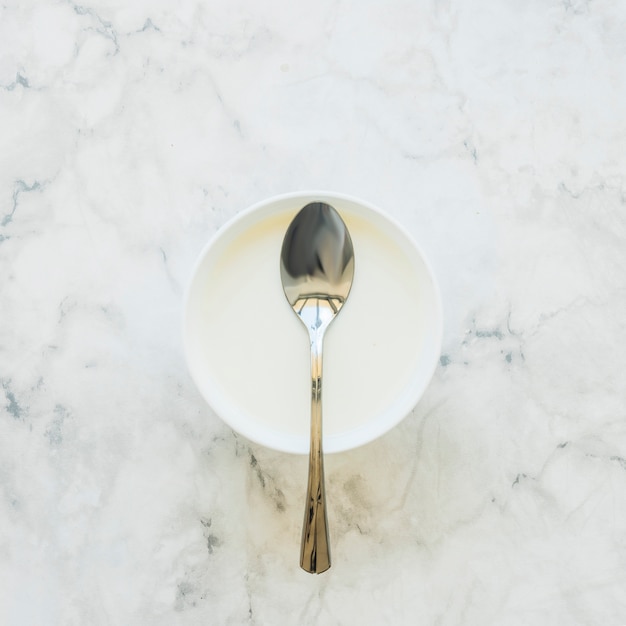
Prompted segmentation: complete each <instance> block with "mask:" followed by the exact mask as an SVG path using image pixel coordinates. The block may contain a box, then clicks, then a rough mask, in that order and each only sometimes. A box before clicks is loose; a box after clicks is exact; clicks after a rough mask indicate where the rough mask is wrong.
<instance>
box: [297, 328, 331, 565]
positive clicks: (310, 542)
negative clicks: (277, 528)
mask: <svg viewBox="0 0 626 626" xmlns="http://www.w3.org/2000/svg"><path fill="white" fill-rule="evenodd" d="M322 343H323V331H322V330H321V329H318V330H317V331H313V330H311V448H310V452H309V480H308V485H307V495H306V506H305V509H304V524H303V525H302V545H301V550H300V567H301V568H302V569H303V570H305V571H307V572H310V573H311V574H321V573H322V572H325V571H326V570H327V569H328V568H329V567H330V541H329V539H328V517H327V515H326V489H325V487H324V454H323V451H322Z"/></svg>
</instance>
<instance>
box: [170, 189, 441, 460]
mask: <svg viewBox="0 0 626 626" xmlns="http://www.w3.org/2000/svg"><path fill="white" fill-rule="evenodd" d="M298 198H302V199H303V200H305V201H311V198H320V199H323V200H329V201H331V202H332V200H339V201H340V202H341V201H343V202H346V203H349V204H352V205H356V206H361V207H364V208H365V209H367V210H369V211H371V212H372V213H374V214H376V215H378V216H379V217H380V218H381V219H383V220H385V221H387V222H388V223H389V224H390V225H391V226H392V227H393V228H395V229H396V230H397V231H398V232H399V233H400V234H401V235H402V236H403V237H404V238H405V239H406V241H407V243H408V244H409V245H410V246H411V248H413V250H414V252H415V253H416V254H417V256H418V257H419V259H420V261H421V262H422V263H423V265H424V267H425V269H426V273H427V274H428V276H429V278H430V280H431V283H432V290H433V305H434V307H433V313H434V322H435V325H434V328H431V329H430V331H429V335H430V336H431V341H432V343H433V352H434V354H435V356H434V358H432V360H431V363H430V366H429V367H428V368H427V369H426V368H425V369H424V375H423V377H422V384H421V385H419V386H416V387H414V388H413V387H411V393H409V394H406V395H407V399H406V400H405V401H404V402H403V403H402V404H401V407H402V410H398V411H396V413H397V415H396V416H395V417H394V418H393V419H391V417H390V418H388V419H384V420H383V419H376V420H374V421H372V422H368V423H366V424H362V425H360V426H358V427H356V428H353V429H352V430H349V431H346V432H345V433H339V434H336V435H332V436H331V437H324V452H325V453H326V454H333V453H336V452H343V451H347V450H351V449H354V448H358V447H360V446H363V445H365V444H367V443H370V442H371V441H373V440H375V439H377V438H378V437H381V436H382V435H384V434H385V433H387V432H389V431H390V430H391V429H393V428H394V427H395V426H397V425H398V424H399V423H400V422H401V421H403V420H404V419H405V418H406V417H407V416H408V415H409V414H410V412H411V411H412V410H413V409H414V408H415V407H416V406H417V404H418V403H419V400H420V399H421V398H422V396H423V395H424V392H425V391H426V389H427V388H428V385H429V384H430V382H431V380H432V377H433V375H434V373H435V370H436V369H437V364H438V362H439V357H440V355H441V349H442V342H443V305H442V299H441V290H440V288H439V283H438V281H437V278H436V275H435V273H434V271H433V268H432V265H431V263H430V261H429V260H428V257H427V256H426V255H425V254H424V252H423V250H422V248H421V247H420V246H419V244H417V242H416V241H415V239H414V238H413V236H412V235H411V233H409V232H408V231H407V229H406V228H405V227H404V226H403V225H402V224H400V223H399V222H398V221H397V220H396V219H395V218H394V217H393V216H391V215H389V214H388V213H386V212H385V211H383V210H382V209H380V208H378V207H377V206H376V205H374V204H372V203H370V202H368V201H366V200H362V199H361V198H358V197H356V196H353V195H350V194H346V193H341V192H336V191H322V190H307V189H305V190H302V191H290V192H287V193H282V194H277V195H274V196H270V197H268V198H265V199H264V200H260V201H258V202H255V203H254V204H252V205H250V206H248V207H246V208H245V209H243V210H241V211H239V212H237V213H236V214H235V215H233V216H232V217H231V218H230V219H228V220H227V221H226V222H225V223H224V224H222V225H221V226H220V227H219V228H218V229H217V230H216V231H215V233H213V235H212V236H211V237H210V238H209V240H208V241H207V242H206V243H205V244H204V246H203V247H202V248H201V250H200V252H199V253H198V255H197V257H196V260H195V262H194V264H193V266H192V270H191V272H190V274H189V278H188V280H187V284H186V286H185V290H184V293H183V307H182V328H181V331H182V340H183V341H182V343H183V354H184V358H185V363H186V366H187V371H188V373H189V375H190V376H191V379H192V380H193V382H194V385H195V387H196V389H197V391H198V393H199V394H200V396H201V397H202V399H203V400H204V402H206V403H207V404H208V405H209V407H211V409H212V410H213V411H214V412H215V414H216V415H217V416H218V417H219V418H220V419H221V420H222V421H223V422H224V423H225V424H226V425H227V426H228V427H229V428H231V429H232V430H233V431H234V432H236V433H238V434H240V435H243V436H244V437H246V438H247V439H249V440H250V441H252V442H254V443H257V444H260V445H263V446H265V447H268V448H271V449H274V450H279V451H282V452H288V453H291V454H298V455H303V454H308V445H307V449H306V450H304V449H302V445H301V443H302V440H301V437H299V436H297V435H294V434H290V433H283V432H280V431H276V430H274V429H272V428H270V427H267V426H261V427H258V428H257V427H255V425H254V424H253V423H250V422H249V420H240V419H232V415H231V413H232V411H230V410H229V409H228V407H227V406H224V405H223V402H222V400H221V399H220V398H218V397H217V396H213V397H211V399H210V400H209V398H208V397H207V394H206V393H205V391H204V389H205V386H204V385H203V384H202V383H201V382H200V381H199V380H198V377H197V375H196V373H195V372H194V371H193V369H192V366H191V358H190V354H191V348H190V340H189V337H188V334H189V333H188V323H187V319H188V310H189V306H190V299H191V294H192V289H193V285H194V281H195V277H196V274H197V273H198V271H199V270H200V268H201V266H202V264H203V262H204V260H205V258H206V256H207V255H208V254H209V253H210V251H211V250H212V249H213V247H214V246H215V245H216V244H217V242H218V241H219V240H220V239H221V238H222V237H223V235H224V234H225V233H226V232H228V231H229V230H231V229H233V228H235V227H236V225H237V224H239V223H240V222H242V221H244V220H246V219H247V218H248V217H249V216H250V215H252V214H254V213H256V212H258V211H260V210H262V209H264V208H268V207H270V206H271V205H273V204H277V203H280V202H284V201H287V200H294V199H298ZM387 413H388V412H383V413H382V414H381V415H386V414H387Z"/></svg>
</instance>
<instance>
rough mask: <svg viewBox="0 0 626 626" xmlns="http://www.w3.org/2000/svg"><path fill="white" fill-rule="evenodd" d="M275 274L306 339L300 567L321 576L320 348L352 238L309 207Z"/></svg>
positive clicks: (341, 290) (324, 553) (319, 207)
mask: <svg viewBox="0 0 626 626" xmlns="http://www.w3.org/2000/svg"><path fill="white" fill-rule="evenodd" d="M280 275H281V279H282V283H283V290H284V291H285V295H286V296H287V300H288V301H289V304H290V305H291V307H292V309H293V310H294V311H295V312H296V314H297V315H298V317H299V318H300V319H301V320H302V322H303V323H304V325H305V326H306V327H307V330H308V331H309V338H310V340H311V378H312V386H311V447H310V452H309V480H308V487H307V496H306V507H305V511H304V524H303V527H302V545H301V550H300V567H302V569H304V570H306V571H307V572H310V573H315V574H321V573H322V572H324V571H326V570H327V569H328V568H329V567H330V544H329V540H328V518H327V516H326V495H325V488H324V458H323V452H322V397H321V394H322V343H323V339H324V332H325V331H326V329H327V328H328V325H329V324H330V323H331V322H332V321H333V319H334V318H335V315H337V313H339V311H340V310H341V307H342V306H343V304H344V302H345V301H346V298H347V297H348V294H349V293H350V287H351V286H352V279H353V277H354V250H353V248H352V239H351V238H350V233H349V232H348V229H347V228H346V225H345V224H344V222H343V220H342V219H341V217H340V215H339V213H337V211H336V210H335V209H334V208H333V207H331V206H330V205H328V204H325V203H323V202H312V203H311V204H307V205H306V206H305V207H304V208H303V209H302V210H300V212H299V213H298V214H297V215H296V216H295V217H294V218H293V221H292V222H291V224H289V228H288V229H287V233H286V234H285V239H284V240H283V247H282V250H281V254H280Z"/></svg>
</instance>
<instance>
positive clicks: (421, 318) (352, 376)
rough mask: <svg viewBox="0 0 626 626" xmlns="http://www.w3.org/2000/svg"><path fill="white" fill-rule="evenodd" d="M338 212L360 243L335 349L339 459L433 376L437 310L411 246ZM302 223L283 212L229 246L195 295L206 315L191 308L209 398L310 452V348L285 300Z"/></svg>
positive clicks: (333, 401)
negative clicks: (292, 233)
mask: <svg viewBox="0 0 626 626" xmlns="http://www.w3.org/2000/svg"><path fill="white" fill-rule="evenodd" d="M335 206H337V205H336V204H335ZM337 208H338V209H339V210H340V212H341V213H342V217H343V218H344V221H345V222H346V225H347V226H348V229H349V230H350V234H351V236H352V240H353V244H354V252H355V274H354V283H353V285H352V290H351V292H350V296H349V298H348V300H347V302H346V304H345V305H344V307H343V308H342V310H341V312H340V313H339V315H338V316H337V317H336V319H335V320H334V321H333V322H332V324H331V325H330V327H329V329H328V331H327V332H326V336H325V341H324V361H323V387H322V402H323V424H324V426H323V428H324V439H325V441H327V440H330V442H331V445H330V446H328V445H327V447H330V448H332V447H333V446H332V440H333V438H336V437H341V436H342V435H345V434H346V433H349V432H350V431H353V430H354V429H357V428H360V427H363V426H364V425H367V424H369V423H372V422H374V421H376V420H377V419H380V418H381V416H383V415H384V414H385V412H386V411H389V410H390V408H391V407H392V406H393V405H394V403H397V402H399V401H401V400H402V398H403V397H405V396H406V394H410V392H411V388H412V386H413V384H414V382H413V381H414V379H415V377H416V375H417V373H418V371H419V370H420V368H424V367H426V368H427V369H428V368H431V369H432V367H431V363H430V362H426V363H425V362H424V359H427V360H428V359H430V360H432V356H429V355H425V354H424V344H425V342H426V343H428V335H427V333H428V332H429V331H430V332H432V325H431V321H432V316H433V311H432V307H433V305H432V301H433V298H436V296H434V295H433V294H434V287H433V285H432V282H431V279H430V277H429V275H428V272H427V270H426V268H425V267H424V266H423V265H421V266H420V259H419V257H418V255H417V253H415V252H414V251H413V249H412V248H410V247H409V246H408V245H407V244H406V242H401V243H400V244H398V243H397V241H394V240H393V239H391V238H390V236H389V235H388V234H386V233H385V232H383V230H381V229H379V228H376V227H374V226H373V225H372V224H371V223H370V222H369V221H367V220H366V219H364V218H363V217H361V216H359V215H357V214H354V213H349V212H342V211H341V209H340V207H338V206H337ZM292 217H293V212H291V213H284V212H283V213H282V214H280V215H277V216H274V217H270V218H269V219H266V220H264V221H263V222H262V223H260V224H256V225H252V226H250V227H249V228H247V229H246V230H245V231H244V232H241V233H239V234H237V235H236V236H235V237H234V239H232V238H229V239H232V240H230V241H227V242H226V243H224V244H222V242H218V243H219V244H220V245H217V246H215V247H214V249H213V251H212V253H211V255H209V256H210V258H208V259H207V262H206V263H205V264H204V266H203V267H202V268H201V271H200V272H199V274H198V280H197V281H196V282H195V283H194V287H193V289H192V299H193V298H194V297H195V298H197V299H198V301H199V303H200V304H199V305H198V306H196V307H195V308H194V307H189V310H190V313H189V316H188V328H190V329H191V330H188V331H187V332H188V336H190V335H192V336H194V337H195V338H196V344H195V346H194V348H193V350H192V351H191V352H192V354H190V361H193V363H192V369H193V367H195V368H196V370H197V372H199V374H198V373H196V376H195V377H196V381H197V382H198V378H199V377H200V378H202V379H205V380H206V381H207V385H209V384H210V389H207V391H206V392H205V395H207V394H209V395H212V396H213V397H214V398H219V401H217V404H223V405H224V406H229V408H230V409H231V410H232V411H233V412H234V413H237V415H238V419H243V420H252V421H256V422H260V423H261V424H262V425H263V427H264V428H266V429H270V430H272V431H276V432H277V433H280V434H285V435H288V436H296V437H299V438H301V439H302V442H303V443H302V446H304V447H305V449H306V446H307V445H308V444H307V443H306V442H308V437H309V413H310V385H311V382H310V371H309V367H310V356H309V339H308V333H307V331H306V329H305V327H304V325H303V324H302V322H301V321H300V320H299V319H298V318H297V316H296V315H295V313H294V312H293V311H292V310H291V308H290V306H289V304H288V302H287V300H286V298H285V296H284V294H283V291H282V286H281V281H280V271H279V253H280V249H281V245H282V239H283V236H284V233H285V231H286V229H287V226H288V224H289V221H290V220H291V218H292ZM416 259H417V262H416ZM194 291H195V292H196V293H195V295H194V293H193V292H194ZM429 325H430V326H429ZM431 352H432V350H431ZM428 376H429V374H428ZM213 404H214V408H216V410H218V412H219V409H220V407H218V406H215V403H213ZM225 410H228V409H226V408H223V410H222V412H224V411H225ZM222 417H224V418H225V419H226V420H227V421H230V420H229V419H228V416H227V415H222ZM401 417H404V416H403V415H402V416H400V418H401ZM302 451H304V450H302Z"/></svg>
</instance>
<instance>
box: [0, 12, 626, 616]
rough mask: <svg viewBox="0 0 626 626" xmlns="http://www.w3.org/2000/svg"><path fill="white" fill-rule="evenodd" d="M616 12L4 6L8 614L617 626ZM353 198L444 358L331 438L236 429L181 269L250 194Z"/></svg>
mask: <svg viewBox="0 0 626 626" xmlns="http://www.w3.org/2000/svg"><path fill="white" fill-rule="evenodd" d="M625 33H626V5H625V4H624V3H623V2H615V1H609V0H596V1H591V0H588V1H584V0H563V1H560V2H558V1H547V0H544V1H539V0H530V1H529V2H518V1H513V0H503V1H498V2H496V1H492V2H489V1H488V0H472V1H471V2H470V1H468V2H461V1H445V0H444V1H440V2H437V1H432V2H426V1H412V2H409V1H405V2H401V1H399V0H390V1H389V2H378V3H377V2H350V1H344V2H341V1H338V0H335V1H329V0H320V1H318V2H315V3H294V2H291V3H288V2H278V1H267V2H254V1H253V0H234V1H227V0H216V1H213V2H208V1H207V2H196V1H192V0H182V1H181V2H170V1H167V2H166V1H165V0H157V1H154V2H148V1H147V0H145V1H143V2H140V1H137V0H134V1H131V2H126V1H123V0H112V1H111V2H102V1H98V0H94V1H93V2H89V3H88V4H74V3H73V2H53V1H52V0H48V1H45V0H39V1H38V0H31V1H30V2H17V1H16V0H13V1H11V0H9V2H8V3H4V4H2V6H0V148H1V149H0V272H1V274H0V276H1V281H0V380H1V386H0V622H1V623H2V624H7V625H9V626H27V625H28V626H30V625H33V626H40V625H48V624H54V625H57V624H59V625H64V626H65V625H72V626H74V625H76V626H83V625H87V624H88V625H92V626H100V625H107V626H108V625H112V626H117V625H148V626H151V625H155V626H172V625H178V624H180V625H184V626H187V625H196V624H197V625H200V624H202V625H205V624H215V625H224V624H233V625H238V624H256V625H265V624H270V625H274V624H298V625H302V626H307V625H312V624H324V625H328V626H332V625H339V624H342V625H353V624H372V625H381V624H390V625H394V626H398V625H399V626H402V625H404V624H407V625H408V624H411V625H413V624H420V625H423V626H457V625H463V626H473V625H476V626H489V625H497V626H522V625H527V624H528V625H530V624H532V625H538V624H540V625H546V626H552V625H567V626H578V625H581V626H582V625H594V626H595V625H600V626H619V625H622V624H625V623H626V409H625V398H626V382H625V380H626V377H625V371H626V355H625V350H624V346H625V342H626V315H625V314H626V271H625V268H626V189H625V175H626V174H625V172H626V82H625V81H626V34H625ZM300 189H328V190H334V191H339V192H344V193H348V194H352V195H355V196H357V197H361V198H364V199H366V200H369V201H370V202H373V203H374V204H377V205H378V206H380V207H381V208H382V209H384V210H385V211H387V212H388V213H389V214H391V215H392V216H393V217H395V218H396V219H397V220H398V221H399V222H400V223H401V224H403V225H404V226H405V227H406V228H407V229H408V230H409V232H410V233H411V234H412V235H413V237H414V238H415V240H416V241H417V242H418V243H419V244H420V246H421V247H422V248H423V250H424V251H425V252H426V254H427V255H428V257H429V258H430V260H431V262H432V265H433V267H434V270H435V273H436V275H437V277H438V279H439V281H440V284H441V288H442V295H443V304H444V309H445V336H444V346H443V354H442V357H441V364H440V367H439V368H438V370H437V372H436V374H435V377H434V379H433V381H432V384H431V385H430V387H429V389H428V391H427V393H426V395H425V396H424V398H423V400H422V401H421V402H420V404H419V406H418V407H417V408H416V409H415V410H414V411H413V412H412V413H411V414H410V415H409V416H408V417H407V419H406V420H404V421H403V422H402V423H401V425H400V426H398V427H397V428H395V429H394V430H393V431H391V432H390V433H389V434H388V435H386V436H385V437H383V438H382V439H380V440H378V441H376V442H374V443H372V444H369V445H367V446H365V447H363V448H360V449H357V450H354V451H352V452H348V453H342V454H339V455H334V456H332V457H330V458H329V459H328V461H327V481H328V491H329V493H328V496H329V500H330V501H329V507H330V519H331V528H332V534H333V536H332V540H333V547H334V553H333V556H334V565H333V567H332V569H331V570H330V571H329V572H328V573H327V574H325V575H322V576H319V577H312V576H309V575H307V574H305V573H304V572H301V571H300V570H299V568H298V550H299V534H300V523H301V515H302V498H303V493H304V491H303V490H304V484H305V478H306V459H305V458H303V457H296V456H289V455H285V454H281V453H278V452H273V451H271V450H267V449H263V448H261V447H259V446H256V445H253V444H251V443H250V442H248V441H246V440H245V439H244V438H242V437H241V436H235V435H234V434H233V433H232V431H231V430H230V429H229V428H228V427H226V426H225V425H224V424H223V423H222V422H221V421H220V420H219V418H218V417H217V416H216V415H214V413H213V412H212V411H211V410H210V409H209V408H208V407H207V406H206V405H205V404H204V402H203V401H202V399H201V398H200V396H199V394H198V392H197V391H196V389H195V387H194V386H193V384H192V382H191V380H190V378H189V375H188V373H187V370H186V366H185V363H184V358H183V354H182V347H181V332H180V326H181V305H182V295H183V291H184V288H185V285H186V283H187V280H188V278H189V275H190V271H191V269H192V266H193V263H194V260H195V258H196V256H197V254H198V253H199V251H200V250H201V248H202V246H203V245H204V244H205V242H206V241H207V240H208V239H209V238H210V237H211V236H212V235H213V234H214V233H215V232H216V230H217V229H218V228H219V227H220V226H221V225H222V224H224V223H225V222H226V221H227V220H228V219H229V218H231V217H232V216H234V215H235V214H237V213H238V212H239V211H241V210H243V209H244V208H246V207H247V206H249V205H251V204H253V203H255V202H258V201H260V200H263V199H264V198H266V197H268V196H271V195H274V194H277V193H284V192H289V191H295V190H300Z"/></svg>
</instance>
